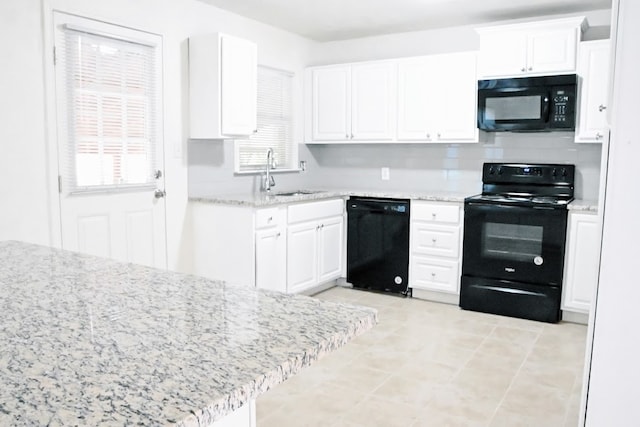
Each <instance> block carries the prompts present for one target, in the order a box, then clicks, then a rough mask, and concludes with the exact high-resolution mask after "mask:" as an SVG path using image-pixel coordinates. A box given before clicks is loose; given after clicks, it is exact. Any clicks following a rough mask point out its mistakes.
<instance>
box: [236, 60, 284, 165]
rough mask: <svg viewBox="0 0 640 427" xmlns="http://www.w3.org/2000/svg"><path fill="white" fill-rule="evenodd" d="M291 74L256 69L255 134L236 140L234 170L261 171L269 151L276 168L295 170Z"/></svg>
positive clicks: (262, 68)
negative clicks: (256, 111) (269, 150)
mask: <svg viewBox="0 0 640 427" xmlns="http://www.w3.org/2000/svg"><path fill="white" fill-rule="evenodd" d="M292 85H293V75H292V74H291V73H288V72H286V71H281V70H274V69H272V68H268V67H260V66H259V67H258V105H257V109H258V117H257V119H258V132H256V133H255V134H253V135H251V136H250V137H249V139H245V140H236V162H235V163H236V171H237V172H256V171H262V170H264V169H265V167H266V164H267V150H268V149H269V148H273V154H274V156H273V158H274V160H275V165H276V169H295V168H296V167H297V158H296V157H297V149H296V148H297V147H296V146H295V144H294V143H293V117H292V105H291V104H292V95H293V94H292V91H293V89H292Z"/></svg>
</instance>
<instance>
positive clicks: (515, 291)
mask: <svg viewBox="0 0 640 427" xmlns="http://www.w3.org/2000/svg"><path fill="white" fill-rule="evenodd" d="M471 287H472V288H480V289H488V290H490V291H496V292H504V293H508V294H518V295H530V296H537V297H544V296H545V294H542V293H539V292H531V291H524V290H522V289H512V288H501V287H498V286H483V285H471Z"/></svg>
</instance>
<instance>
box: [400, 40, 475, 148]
mask: <svg viewBox="0 0 640 427" xmlns="http://www.w3.org/2000/svg"><path fill="white" fill-rule="evenodd" d="M476 94H477V85H476V54H475V53H473V52H464V53H456V54H446V55H432V56H424V57H417V58H410V59H405V60H400V62H399V65H398V114H397V117H398V119H397V120H398V125H397V139H398V140H399V141H424V142H477V141H478V129H477V125H476V122H477V118H476V111H477V102H476Z"/></svg>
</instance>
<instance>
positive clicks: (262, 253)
mask: <svg viewBox="0 0 640 427" xmlns="http://www.w3.org/2000/svg"><path fill="white" fill-rule="evenodd" d="M255 223H256V233H255V239H256V240H255V245H256V246H255V253H256V257H255V263H256V267H255V268H256V273H255V277H256V279H255V283H256V287H257V288H259V289H269V290H271V291H278V292H285V293H286V292H287V230H286V229H287V223H286V209H285V208H284V207H280V208H265V209H260V210H258V211H257V212H256V219H255Z"/></svg>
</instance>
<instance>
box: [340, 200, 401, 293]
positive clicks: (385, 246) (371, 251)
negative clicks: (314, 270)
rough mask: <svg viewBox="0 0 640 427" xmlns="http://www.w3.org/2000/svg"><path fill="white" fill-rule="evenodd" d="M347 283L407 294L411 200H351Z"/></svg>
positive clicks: (348, 226)
mask: <svg viewBox="0 0 640 427" xmlns="http://www.w3.org/2000/svg"><path fill="white" fill-rule="evenodd" d="M346 203H347V218H348V219H347V282H349V283H351V284H352V285H353V286H354V288H362V289H370V290H376V291H384V292H392V293H402V294H406V292H407V284H408V275H409V207H410V205H409V200H406V199H380V198H371V197H352V198H351V199H349V200H347V202H346Z"/></svg>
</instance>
